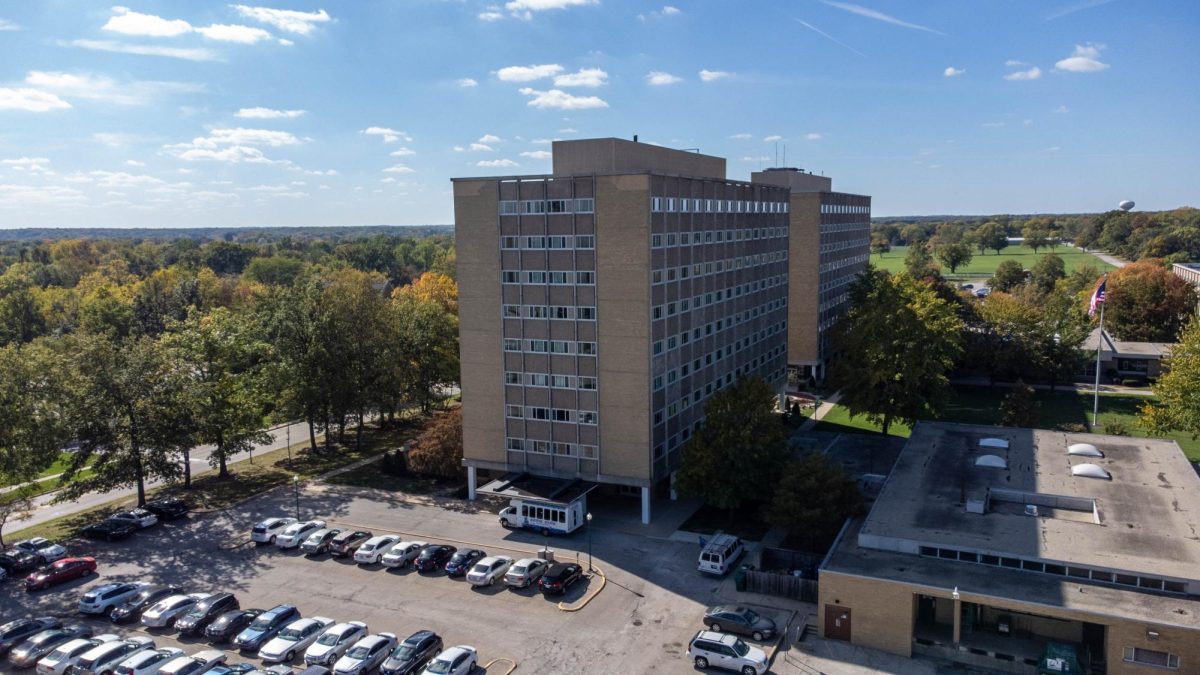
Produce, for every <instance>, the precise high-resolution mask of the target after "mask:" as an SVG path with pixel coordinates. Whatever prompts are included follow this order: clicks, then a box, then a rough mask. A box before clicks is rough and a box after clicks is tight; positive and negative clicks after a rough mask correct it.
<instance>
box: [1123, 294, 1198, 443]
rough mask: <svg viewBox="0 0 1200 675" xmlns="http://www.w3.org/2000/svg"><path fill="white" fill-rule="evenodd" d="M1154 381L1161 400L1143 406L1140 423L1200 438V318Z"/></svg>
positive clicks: (1181, 338) (1160, 431)
mask: <svg viewBox="0 0 1200 675" xmlns="http://www.w3.org/2000/svg"><path fill="white" fill-rule="evenodd" d="M1163 366H1164V368H1165V372H1164V373H1162V374H1161V375H1159V376H1158V381H1157V382H1155V383H1154V394H1155V396H1156V397H1157V398H1158V400H1157V401H1151V402H1147V403H1145V404H1143V405H1142V410H1141V415H1140V417H1139V418H1138V424H1139V425H1140V426H1142V427H1143V428H1145V429H1148V430H1149V431H1151V432H1152V433H1154V434H1168V433H1172V432H1184V433H1188V434H1191V435H1192V438H1200V319H1197V318H1195V317H1193V318H1192V319H1191V320H1190V321H1189V322H1188V324H1187V326H1186V327H1185V328H1184V329H1183V332H1182V334H1181V335H1180V336H1179V343H1178V344H1176V345H1175V346H1173V347H1172V348H1171V355H1170V357H1169V358H1168V359H1167V360H1166V361H1165V362H1164V364H1163Z"/></svg>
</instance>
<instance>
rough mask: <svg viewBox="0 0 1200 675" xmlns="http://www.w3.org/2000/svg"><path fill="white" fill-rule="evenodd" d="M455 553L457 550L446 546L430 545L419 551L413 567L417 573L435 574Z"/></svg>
mask: <svg viewBox="0 0 1200 675" xmlns="http://www.w3.org/2000/svg"><path fill="white" fill-rule="evenodd" d="M456 551H458V549H456V548H454V547H453V546H447V545H446V544H430V545H428V546H426V547H425V548H423V549H421V553H420V554H418V555H417V559H416V560H415V561H413V566H414V567H416V568H417V571H418V572H436V571H437V570H439V569H441V568H442V567H443V566H444V565H445V564H446V563H448V562H450V558H452V557H453V556H454V553H455V552H456Z"/></svg>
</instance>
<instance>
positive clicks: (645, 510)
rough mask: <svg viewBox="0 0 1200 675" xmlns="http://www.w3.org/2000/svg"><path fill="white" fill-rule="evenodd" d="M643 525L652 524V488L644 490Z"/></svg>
mask: <svg viewBox="0 0 1200 675" xmlns="http://www.w3.org/2000/svg"><path fill="white" fill-rule="evenodd" d="M642 524H643V525H649V524H650V488H648V487H644V488H642Z"/></svg>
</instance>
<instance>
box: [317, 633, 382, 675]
mask: <svg viewBox="0 0 1200 675" xmlns="http://www.w3.org/2000/svg"><path fill="white" fill-rule="evenodd" d="M395 647H396V636H395V635H394V634H393V633H376V634H375V635H368V636H367V637H365V638H363V639H361V640H359V641H358V642H356V643H354V646H353V647H351V648H350V651H348V652H346V655H345V656H343V657H342V658H340V659H338V660H337V663H335V664H333V672H334V674H335V675H362V673H368V672H370V671H371V670H373V669H374V668H375V667H376V666H378V665H379V664H381V663H383V660H384V659H386V658H387V657H388V654H391V653H392V649H394V648H395Z"/></svg>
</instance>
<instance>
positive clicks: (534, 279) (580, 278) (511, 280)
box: [501, 270, 596, 286]
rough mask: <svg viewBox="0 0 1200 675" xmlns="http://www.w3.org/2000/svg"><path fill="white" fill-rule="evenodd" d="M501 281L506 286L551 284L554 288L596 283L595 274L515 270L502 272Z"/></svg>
mask: <svg viewBox="0 0 1200 675" xmlns="http://www.w3.org/2000/svg"><path fill="white" fill-rule="evenodd" d="M502 275H503V276H502V277H501V281H503V282H504V283H506V284H521V283H525V284H550V285H552V286H573V285H584V286H589V285H592V284H595V283H596V273H595V272H548V271H543V270H538V271H534V272H517V271H515V270H505V271H504V272H502Z"/></svg>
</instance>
